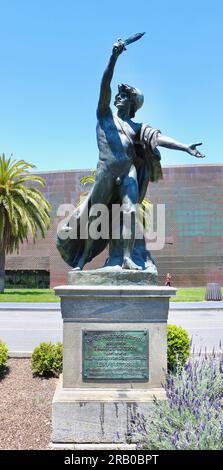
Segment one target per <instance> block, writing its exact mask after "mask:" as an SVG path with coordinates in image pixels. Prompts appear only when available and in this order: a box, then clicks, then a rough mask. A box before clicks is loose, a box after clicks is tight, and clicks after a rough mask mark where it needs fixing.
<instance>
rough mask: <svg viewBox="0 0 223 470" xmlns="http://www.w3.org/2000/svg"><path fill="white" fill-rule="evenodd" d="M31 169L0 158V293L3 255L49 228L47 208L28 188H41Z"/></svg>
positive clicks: (19, 161) (19, 162)
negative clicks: (32, 183) (36, 184)
mask: <svg viewBox="0 0 223 470" xmlns="http://www.w3.org/2000/svg"><path fill="white" fill-rule="evenodd" d="M34 167H35V166H34V165H32V164H30V163H27V162H25V161H24V160H18V161H16V160H12V157H10V158H6V157H5V155H4V154H3V155H0V292H4V286H5V258H6V254H7V253H12V252H13V251H14V250H16V251H17V252H18V250H19V246H20V243H23V241H24V240H26V241H28V235H31V237H32V238H33V241H35V240H36V238H37V236H38V235H41V236H42V237H43V238H44V237H45V232H46V230H47V229H48V228H49V224H50V215H49V214H50V210H51V206H50V204H49V203H48V201H47V200H46V199H45V197H44V196H43V194H42V193H41V192H40V191H39V190H38V189H36V188H35V187H31V186H30V185H29V183H30V182H34V185H35V183H38V184H40V186H45V181H44V179H43V178H41V177H40V176H38V175H32V174H30V173H29V169H31V168H34Z"/></svg>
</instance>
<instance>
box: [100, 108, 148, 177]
mask: <svg viewBox="0 0 223 470" xmlns="http://www.w3.org/2000/svg"><path fill="white" fill-rule="evenodd" d="M140 129H141V124H138V123H134V122H133V121H132V120H130V119H128V120H122V119H121V118H119V117H118V116H116V115H115V114H113V113H112V111H111V110H109V112H108V113H106V114H105V115H103V116H100V117H99V118H98V124H97V142H98V148H99V161H100V162H104V163H105V164H106V166H107V169H108V171H111V174H112V175H113V176H124V174H126V173H128V171H129V170H130V168H131V165H133V164H134V160H135V150H134V145H133V144H134V143H135V142H136V141H137V140H139V137H140Z"/></svg>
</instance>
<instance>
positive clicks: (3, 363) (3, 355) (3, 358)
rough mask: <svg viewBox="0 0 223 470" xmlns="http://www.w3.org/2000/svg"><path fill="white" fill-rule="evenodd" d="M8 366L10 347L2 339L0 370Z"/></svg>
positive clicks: (0, 344) (0, 343)
mask: <svg viewBox="0 0 223 470" xmlns="http://www.w3.org/2000/svg"><path fill="white" fill-rule="evenodd" d="M6 367H8V348H7V346H6V344H5V343H4V341H2V340H1V339H0V372H1V371H2V370H3V369H5V368H6Z"/></svg>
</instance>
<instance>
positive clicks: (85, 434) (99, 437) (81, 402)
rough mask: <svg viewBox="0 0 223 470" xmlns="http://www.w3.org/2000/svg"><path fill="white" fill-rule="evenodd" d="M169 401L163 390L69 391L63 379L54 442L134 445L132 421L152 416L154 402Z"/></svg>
mask: <svg viewBox="0 0 223 470" xmlns="http://www.w3.org/2000/svg"><path fill="white" fill-rule="evenodd" d="M154 397H155V398H156V399H157V400H164V399H166V394H165V391H164V390H163V389H150V390H147V391H142V390H131V389H129V390H126V389H125V390H118V389H117V390H114V389H111V390H109V389H100V390H95V389H87V390H83V389H70V388H69V389H65V388H63V386H62V378H61V379H60V381H59V384H58V386H57V389H56V392H55V395H54V398H53V434H52V442H53V443H63V445H64V444H65V443H67V444H69V443H73V444H75V443H77V444H79V445H80V444H81V443H83V444H93V443H95V444H101V445H102V444H110V445H115V444H117V445H120V444H126V443H129V444H134V443H135V442H137V439H136V438H135V437H134V436H131V430H132V423H131V419H132V416H134V415H135V414H136V413H138V412H139V413H143V414H144V416H146V417H149V414H150V410H151V406H152V403H153V400H154Z"/></svg>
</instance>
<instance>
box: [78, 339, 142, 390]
mask: <svg viewBox="0 0 223 470" xmlns="http://www.w3.org/2000/svg"><path fill="white" fill-rule="evenodd" d="M82 345H83V351H82V352H83V354H82V358H83V364H82V371H83V380H84V381H86V380H89V379H90V380H100V379H103V380H116V381H118V380H131V381H137V380H144V381H145V380H148V377H149V370H148V363H149V361H148V331H147V330H141V331H129V330H124V331H117V330H115V331H113V330H105V331H95V330H93V331H91V330H84V331H83V339H82Z"/></svg>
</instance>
